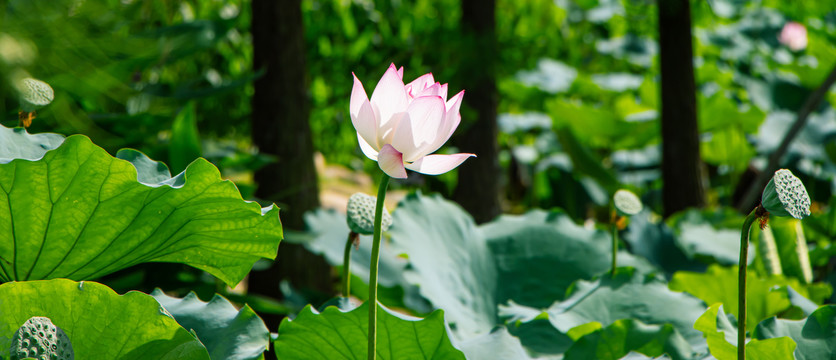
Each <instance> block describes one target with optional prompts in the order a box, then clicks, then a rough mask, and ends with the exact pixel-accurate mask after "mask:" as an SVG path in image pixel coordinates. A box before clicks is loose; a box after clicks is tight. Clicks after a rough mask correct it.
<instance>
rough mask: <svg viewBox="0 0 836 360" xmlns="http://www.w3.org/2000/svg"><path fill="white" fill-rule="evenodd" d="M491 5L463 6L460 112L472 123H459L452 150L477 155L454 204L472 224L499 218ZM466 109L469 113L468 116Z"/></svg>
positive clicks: (470, 0)
mask: <svg viewBox="0 0 836 360" xmlns="http://www.w3.org/2000/svg"><path fill="white" fill-rule="evenodd" d="M495 12H496V0H462V31H463V34H464V43H463V44H462V47H463V51H461V52H460V53H461V54H462V56H463V61H462V64H461V66H460V67H459V70H460V71H461V72H462V77H461V79H462V84H461V85H462V86H463V87H464V89H465V95H464V105H465V107H466V109H465V111H463V112H464V113H465V114H466V115H467V114H468V113H472V114H475V116H476V118H475V119H467V116H463V117H462V125H463V126H461V127H460V129H461V130H460V132H461V133H460V134H459V136H458V137H457V139H456V144H457V145H458V147H459V150H460V151H462V152H469V153H474V154H476V156H477V158H475V159H470V160H468V161H465V163H464V164H462V166H461V167H460V168H459V179H458V185H457V186H456V190H455V191H454V193H453V198H454V199H455V200H456V202H458V203H459V204H460V205H462V207H464V208H465V210H467V211H468V212H469V213H470V214H471V215H473V217H474V219H475V220H476V222H477V223H484V222H487V221H490V220H492V219H493V218H495V217H496V216H498V215H499V214H500V213H501V212H502V208H501V206H500V198H499V196H500V191H501V185H500V179H502V176H501V173H502V172H501V169H500V167H499V156H498V153H499V149H498V147H497V142H496V141H497V140H496V138H497V132H498V128H497V124H496V111H497V104H498V95H497V91H496V78H495V75H494V74H495V72H496V61H497V44H496V30H495V28H496V20H495ZM467 109H471V110H472V111H467Z"/></svg>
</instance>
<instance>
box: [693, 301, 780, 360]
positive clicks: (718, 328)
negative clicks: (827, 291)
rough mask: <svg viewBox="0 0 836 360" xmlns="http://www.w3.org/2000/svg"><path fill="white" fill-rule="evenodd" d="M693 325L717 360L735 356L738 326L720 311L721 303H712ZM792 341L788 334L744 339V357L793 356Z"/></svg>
mask: <svg viewBox="0 0 836 360" xmlns="http://www.w3.org/2000/svg"><path fill="white" fill-rule="evenodd" d="M694 329H697V330H699V331H702V332H703V334H704V335H705V337H706V340H707V341H708V348H709V350H711V354H712V355H714V357H716V358H717V360H737V328H736V327H735V326H734V325H732V324H731V322H730V321H729V319H728V318H727V317H726V314H725V313H724V312H723V305H722V304H719V303H718V304H714V305H711V306H710V307H709V308H708V310H706V312H705V313H704V314H703V315H701V316H700V318H699V319H697V321H696V322H695V323H694ZM795 347H796V345H795V342H793V340H792V339H790V338H789V337H776V338H772V339H766V340H752V341H749V342H747V343H746V359H749V360H769V359H788V360H789V359H793V350H795Z"/></svg>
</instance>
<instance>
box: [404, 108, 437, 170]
mask: <svg viewBox="0 0 836 360" xmlns="http://www.w3.org/2000/svg"><path fill="white" fill-rule="evenodd" d="M407 112H408V113H409V118H410V120H411V122H412V137H413V143H414V144H415V145H414V146H415V147H419V146H422V145H424V144H427V145H428V146H430V145H432V144H433V143H435V141H436V139H437V138H439V137H444V135H445V134H442V133H441V132H440V130H443V129H441V125H442V122H443V120H444V100H443V99H442V98H441V97H440V96H422V97H419V98H416V99H415V100H413V101H412V103H411V104H409V109H407ZM410 160H411V159H408V160H407V161H410Z"/></svg>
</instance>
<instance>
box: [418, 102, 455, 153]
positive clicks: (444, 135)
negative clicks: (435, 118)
mask: <svg viewBox="0 0 836 360" xmlns="http://www.w3.org/2000/svg"><path fill="white" fill-rule="evenodd" d="M463 97H464V90H462V91H460V92H459V93H458V94H456V95H455V96H453V97H452V98H450V100H448V101H447V104H446V105H445V106H446V108H447V112H446V113H445V114H444V121H442V123H441V126H439V136H438V137H436V138H435V141H434V142H433V143H432V145H431V146H429V147H428V148H427V149H426V150H425V151H426V152H425V153H424V154H432V153H434V152H435V151H436V150H438V149H440V148H441V146H442V145H444V143H446V142H447V140H450V137H451V136H453V132H455V131H456V128H457V127H459V123H461V121H462V116H461V115H460V114H459V109H460V108H461V105H462V98H463Z"/></svg>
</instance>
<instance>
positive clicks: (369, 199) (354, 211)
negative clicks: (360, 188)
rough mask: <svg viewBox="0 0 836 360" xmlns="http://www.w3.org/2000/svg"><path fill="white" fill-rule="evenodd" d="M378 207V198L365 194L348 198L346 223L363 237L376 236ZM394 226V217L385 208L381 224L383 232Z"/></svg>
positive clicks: (357, 194)
mask: <svg viewBox="0 0 836 360" xmlns="http://www.w3.org/2000/svg"><path fill="white" fill-rule="evenodd" d="M376 205H377V198H376V197H374V196H370V195H366V194H363V193H356V194H354V195H351V197H350V198H348V207H347V209H346V210H347V214H346V222H348V227H349V228H350V229H351V231H354V232H356V233H358V234H363V235H372V234H374V208H375V206H376ZM391 225H392V216H391V215H389V211H388V210H386V206H384V207H383V219H382V220H381V222H380V229H381V231H386V230H389V226H391Z"/></svg>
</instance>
